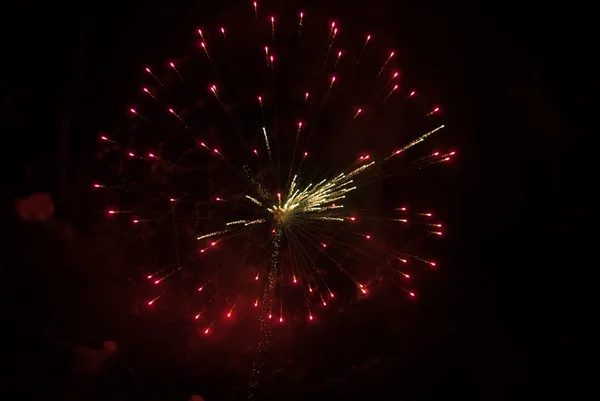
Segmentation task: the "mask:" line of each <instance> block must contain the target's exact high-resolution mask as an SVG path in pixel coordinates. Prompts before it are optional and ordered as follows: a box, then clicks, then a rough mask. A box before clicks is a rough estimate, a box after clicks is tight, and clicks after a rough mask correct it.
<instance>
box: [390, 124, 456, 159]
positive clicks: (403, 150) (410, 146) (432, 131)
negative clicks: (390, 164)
mask: <svg viewBox="0 0 600 401" xmlns="http://www.w3.org/2000/svg"><path fill="white" fill-rule="evenodd" d="M442 128H444V126H443V125H440V126H439V127H437V128H435V129H433V130H431V131H429V132H426V133H425V134H423V135H421V136H420V137H418V138H417V139H415V140H414V141H412V142H410V143H409V144H408V145H404V146H403V147H402V148H400V149H398V150H396V151H395V152H394V153H392V154H391V155H389V156H388V157H387V158H386V159H385V160H387V159H389V158H390V157H393V156H395V155H398V154H400V153H402V152H405V151H406V150H408V149H410V148H412V147H413V146H415V145H417V144H419V143H421V142H423V141H424V140H425V139H426V138H427V137H428V136H429V135H431V134H433V133H435V132H437V131H439V130H441V129H442Z"/></svg>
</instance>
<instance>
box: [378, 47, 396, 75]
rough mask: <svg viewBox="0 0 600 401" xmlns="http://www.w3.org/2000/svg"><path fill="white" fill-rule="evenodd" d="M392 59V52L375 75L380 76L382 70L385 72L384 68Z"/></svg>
mask: <svg viewBox="0 0 600 401" xmlns="http://www.w3.org/2000/svg"><path fill="white" fill-rule="evenodd" d="M392 57H394V52H391V53H390V55H389V57H388V58H387V60H385V63H383V65H382V66H381V69H380V70H379V72H378V73H377V76H380V75H381V73H382V72H383V70H385V67H387V65H388V63H389V62H390V60H391V59H392Z"/></svg>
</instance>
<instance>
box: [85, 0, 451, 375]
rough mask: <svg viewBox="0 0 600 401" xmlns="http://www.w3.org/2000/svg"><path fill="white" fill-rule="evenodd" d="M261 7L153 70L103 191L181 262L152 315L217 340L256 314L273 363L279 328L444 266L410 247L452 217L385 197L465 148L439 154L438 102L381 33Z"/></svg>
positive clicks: (119, 133) (109, 139)
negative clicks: (406, 74) (407, 78)
mask: <svg viewBox="0 0 600 401" xmlns="http://www.w3.org/2000/svg"><path fill="white" fill-rule="evenodd" d="M247 11H248V12H247V15H246V17H247V18H246V20H245V21H240V20H235V21H232V22H231V23H230V24H229V27H228V25H227V24H223V25H219V26H218V27H217V28H216V29H212V28H211V29H205V28H199V29H197V30H196V31H195V32H191V33H190V42H191V43H192V45H191V46H190V50H189V51H188V52H187V53H185V55H184V56H181V57H178V58H176V59H173V60H167V61H165V63H164V65H160V66H159V65H156V66H144V67H143V68H141V71H140V72H141V74H140V75H141V80H142V83H141V88H140V92H139V96H138V97H137V98H136V99H135V102H136V104H135V105H132V106H131V107H130V108H129V109H128V114H129V117H130V120H128V121H127V124H125V125H124V127H121V128H119V129H116V130H114V131H112V132H106V133H103V134H102V135H101V137H100V140H101V142H102V143H104V144H106V151H105V155H107V156H106V159H107V160H108V161H109V162H108V163H107V165H108V166H109V167H110V169H109V170H110V171H111V172H112V173H111V174H106V177H105V180H103V181H102V182H97V183H93V188H94V189H95V190H98V191H106V194H105V195H106V196H107V199H109V202H110V203H111V207H110V209H109V210H108V211H107V214H108V216H109V217H110V218H111V219H114V220H117V221H120V222H122V223H126V224H129V225H131V229H132V230H138V232H143V233H144V237H146V238H147V237H151V238H154V240H155V242H154V244H157V245H156V246H155V247H154V248H155V249H156V251H157V252H162V254H164V255H167V254H170V256H166V257H163V259H164V262H163V263H162V265H160V266H154V267H153V268H152V270H151V271H150V270H149V271H148V272H147V273H146V274H145V277H146V279H147V281H148V286H147V287H148V290H147V293H148V294H149V295H148V297H147V298H146V300H145V303H146V304H147V307H148V308H150V309H154V308H156V307H157V306H158V305H160V304H161V303H162V302H165V304H168V305H169V309H173V308H177V309H178V310H179V311H180V313H182V314H187V315H188V316H189V317H190V320H191V321H194V322H196V323H197V324H198V325H200V327H201V332H202V333H203V334H204V335H206V336H209V335H211V336H214V334H215V333H216V332H218V331H219V329H220V327H223V326H224V325H227V324H233V323H230V322H231V321H233V320H236V317H237V316H254V317H255V319H256V321H257V322H258V323H257V325H258V326H259V328H260V333H261V335H260V340H259V344H258V351H259V353H260V352H264V351H265V350H266V348H267V345H268V342H269V339H270V336H271V330H272V329H273V328H274V327H276V326H281V325H285V324H286V323H287V322H288V321H292V320H296V321H297V320H303V321H305V322H306V324H318V320H319V316H320V315H322V314H321V313H320V312H321V311H322V310H324V309H326V308H327V307H328V305H329V304H330V303H334V302H341V301H340V299H346V300H348V299H352V298H361V297H365V296H367V295H368V294H369V292H370V291H371V288H370V287H371V284H372V283H374V282H375V279H376V278H377V279H380V280H386V281H387V282H389V283H391V284H393V285H394V286H396V287H397V288H398V289H399V290H400V291H402V292H404V293H405V294H406V296H407V298H408V299H411V298H414V297H416V290H415V289H414V288H413V287H412V286H411V284H410V283H411V277H412V276H413V275H414V274H418V273H419V272H421V271H423V270H424V269H426V268H427V267H435V266H436V262H434V261H432V260H430V259H429V258H428V257H427V256H426V255H423V254H420V253H417V252H414V251H413V250H412V249H411V244H413V243H414V242H415V241H420V242H422V241H421V240H423V239H429V238H437V237H439V236H442V223H440V222H439V221H438V220H436V218H435V216H434V214H433V213H432V212H431V211H428V210H422V209H421V208H420V207H419V205H410V206H409V205H406V204H404V203H402V202H403V200H404V199H403V198H402V197H401V193H400V192H399V191H396V190H394V191H388V192H390V193H389V194H385V195H384V191H383V190H382V189H381V188H382V186H383V185H385V183H386V182H390V181H393V182H394V183H396V182H399V181H398V179H399V177H401V175H402V174H408V173H414V174H419V172H418V170H421V169H423V168H425V167H431V166H434V165H437V164H441V163H445V162H448V161H450V160H452V158H453V157H454V155H455V152H454V151H453V150H452V149H449V148H447V149H445V150H440V149H438V148H434V147H433V146H432V145H429V146H428V143H429V141H428V140H429V138H430V137H431V136H434V137H435V136H439V135H440V134H441V133H442V132H443V129H444V125H443V122H442V121H441V114H442V113H441V108H440V107H439V106H437V105H432V104H426V103H425V101H424V100H423V99H422V97H420V96H417V91H416V90H415V89H413V88H412V87H410V85H408V83H406V82H404V81H403V80H401V78H402V74H401V72H400V70H399V69H398V64H399V61H398V58H399V55H397V54H396V52H395V51H394V50H391V49H387V48H384V47H383V46H382V45H379V44H377V40H376V35H375V34H374V33H368V32H367V33H361V34H360V35H358V36H357V35H356V34H355V33H348V34H345V33H344V32H343V29H342V27H343V24H342V23H341V22H340V21H329V22H327V21H325V20H321V21H318V20H315V21H310V17H309V13H307V12H304V11H303V12H298V15H297V18H296V19H295V20H294V21H291V20H284V19H281V20H280V19H279V18H278V17H277V16H273V15H265V14H263V10H261V9H260V8H259V7H258V6H257V3H253V4H251V6H250V7H249V8H248V10H247ZM242 19H243V17H242ZM410 189H411V188H407V189H406V190H410ZM417 189H418V188H417ZM391 195H394V196H391ZM396 195H400V197H397V196H396ZM172 294H175V295H172ZM181 299H184V301H181ZM299 318H300V319H299ZM259 372H260V363H257V364H255V366H254V369H253V382H255V381H256V377H257V375H258V373H259Z"/></svg>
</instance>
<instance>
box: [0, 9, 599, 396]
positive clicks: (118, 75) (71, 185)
mask: <svg viewBox="0 0 600 401" xmlns="http://www.w3.org/2000/svg"><path fill="white" fill-rule="evenodd" d="M450 3H451V2H427V3H423V2H398V3H395V2H384V1H374V2H353V3H352V4H351V5H350V4H348V3H343V2H328V3H326V4H320V5H315V4H310V5H309V6H310V7H316V8H318V9H319V10H320V11H321V10H323V11H322V12H323V13H325V14H331V15H332V16H336V17H339V18H340V19H346V20H348V19H350V20H351V19H354V18H356V19H369V18H374V19H377V20H383V21H384V24H383V26H384V27H385V29H387V30H389V31H391V32H393V35H394V37H396V38H398V40H401V41H402V44H401V46H402V48H403V49H404V51H405V52H406V53H407V57H406V59H407V60H410V62H409V65H407V66H406V68H407V69H409V70H410V71H412V73H413V76H414V77H415V80H416V82H417V83H418V85H416V86H417V87H426V88H434V89H435V91H437V93H438V94H439V100H440V103H441V104H443V105H444V112H445V114H446V116H447V121H448V124H452V125H453V126H454V127H458V128H456V129H455V132H457V133H458V134H457V135H456V142H457V143H456V147H457V149H459V152H460V158H459V162H457V168H458V169H459V173H458V174H456V176H457V177H458V178H457V179H456V193H455V194H451V195H450V196H449V198H448V203H449V204H448V205H447V208H446V210H448V213H450V211H452V213H453V217H452V218H451V219H450V220H451V223H452V225H453V226H454V227H456V229H455V230H454V233H453V234H452V235H449V237H448V238H447V240H446V241H445V243H444V245H443V246H444V250H443V255H442V259H443V260H444V266H446V268H445V269H444V270H443V271H441V272H440V276H439V279H438V281H437V282H435V283H434V284H432V285H433V288H434V289H435V290H436V291H437V292H436V293H435V296H433V295H432V296H429V297H424V299H421V300H419V302H418V303H416V304H415V306H414V309H410V310H407V309H406V308H405V307H402V308H400V309H399V310H396V311H395V312H393V313H392V312H390V313H386V314H382V315H381V316H376V317H371V316H370V313H369V311H360V310H359V311H357V312H356V313H355V314H353V316H354V318H353V319H352V323H346V325H344V324H338V325H336V326H335V327H331V330H323V331H324V333H321V334H314V333H312V334H311V333H308V334H307V336H308V337H307V336H305V338H308V339H305V340H304V341H307V342H308V344H307V345H306V349H313V350H314V352H311V353H308V355H310V357H309V358H308V359H310V360H311V361H312V362H305V364H304V365H302V366H304V368H305V371H301V370H300V371H298V372H296V373H295V374H294V373H293V369H291V368H290V369H289V371H290V372H291V373H289V372H288V374H287V376H284V377H285V379H279V380H272V382H270V381H269V380H267V381H266V382H265V384H264V385H263V387H266V390H263V391H265V392H269V393H272V394H270V395H269V396H268V397H271V396H274V395H279V396H284V397H286V398H287V399H303V398H308V397H313V398H318V399H321V398H322V399H324V398H325V397H328V398H331V397H337V398H350V399H358V398H365V399H390V398H392V399H400V398H403V399H459V398H460V399H489V400H494V399H542V398H546V397H550V398H554V399H576V398H578V397H577V395H576V394H577V393H578V392H579V391H581V392H583V391H585V386H583V385H582V384H584V383H585V381H584V379H583V378H582V376H576V374H575V371H574V369H573V366H575V365H577V364H579V363H581V362H583V359H581V362H579V360H577V361H576V359H575V356H574V354H572V353H571V351H570V350H571V348H570V347H567V346H568V345H569V344H572V343H573V342H574V341H580V340H581V337H582V334H581V333H580V332H579V331H578V329H577V326H576V325H575V316H576V314H573V313H571V312H570V306H571V305H572V299H571V295H572V286H571V285H570V283H571V281H570V279H569V278H568V277H565V271H569V270H571V269H572V268H573V266H574V265H575V263H576V260H577V259H576V258H575V259H574V258H571V257H570V258H567V251H566V250H567V249H568V246H569V244H570V242H572V241H574V240H572V239H571V235H572V234H571V233H572V232H573V231H574V230H573V228H574V226H575V225H574V223H571V222H572V221H574V220H575V218H573V211H574V209H572V207H575V205H579V206H578V207H581V203H580V202H579V201H578V200H577V199H575V200H569V199H573V198H574V196H570V197H569V199H567V197H566V196H565V195H564V194H565V193H570V194H574V192H569V191H566V190H565V189H566V188H567V186H568V185H567V182H570V183H571V185H572V187H571V188H575V186H576V183H577V180H576V179H572V180H569V181H567V177H570V176H568V175H567V168H566V167H565V166H567V165H569V163H568V161H570V160H571V156H572V147H571V143H572V141H573V132H574V131H575V126H576V122H578V121H579V119H580V117H581V114H582V112H581V111H580V109H579V108H578V107H577V106H575V104H576V102H575V98H577V97H578V93H579V92H578V91H579V90H581V89H580V88H581V86H580V81H582V79H581V78H579V74H580V72H581V70H580V67H579V66H580V65H582V64H584V63H583V59H585V57H586V56H585V54H586V51H589V50H588V48H587V47H586V46H585V44H586V43H585V40H586V39H585V38H586V37H588V36H589V34H588V33H587V32H586V29H587V25H586V24H584V23H583V18H582V17H581V15H578V14H576V13H572V12H571V11H570V10H567V9H564V8H561V9H557V8H553V7H554V6H551V5H549V4H544V5H543V6H541V7H533V6H522V5H521V4H511V3H506V2H501V3H486V4H478V3H477V2H471V1H461V2H452V3H453V4H450ZM304 4H306V3H304ZM241 6H244V7H246V6H247V5H246V4H245V3H242V4H241V5H239V3H238V2H211V3H208V4H199V3H198V4H188V3H187V2H186V3H185V4H177V5H175V4H169V3H164V2H162V3H159V2H143V3H142V2H140V3H129V4H120V3H91V4H89V3H88V4H83V3H80V4H72V5H67V4H62V5H61V4H56V3H55V4H52V5H41V4H35V3H29V4H25V5H21V6H20V7H19V8H18V9H17V10H16V11H12V12H8V11H7V12H6V14H5V18H7V19H8V21H7V23H6V24H5V28H6V27H8V28H9V29H8V30H7V32H6V34H5V35H3V36H4V38H3V40H4V41H6V43H7V44H6V46H5V49H6V53H5V54H4V57H3V58H4V60H5V67H8V70H7V72H5V73H3V84H2V86H3V87H4V88H5V90H3V117H2V124H3V125H5V126H6V128H4V129H3V135H4V141H5V142H4V143H5V148H4V157H3V159H4V160H5V161H7V165H6V167H5V169H4V171H5V192H6V193H7V195H8V197H9V198H10V200H9V202H7V203H6V207H5V208H4V209H5V210H4V211H3V213H4V214H5V216H6V217H5V218H6V221H7V232H8V234H7V236H8V237H9V238H7V241H6V244H7V246H8V248H7V250H8V249H10V251H8V252H6V253H5V254H6V255H7V257H6V258H5V259H4V262H3V266H2V270H3V277H4V278H3V283H4V289H3V291H2V293H3V296H4V297H6V301H5V302H3V305H4V308H3V310H4V311H5V314H6V316H7V322H6V323H5V327H7V328H8V329H9V330H10V331H13V330H14V332H15V335H16V336H15V337H12V336H11V341H10V343H8V344H7V348H9V350H8V354H9V355H11V356H13V355H14V359H13V358H7V363H6V365H7V366H6V369H7V370H6V371H7V372H8V373H9V374H8V375H6V376H5V377H6V379H7V380H8V382H9V384H11V386H9V387H6V388H8V389H13V388H14V390H15V391H18V392H19V393H24V394H27V395H28V396H30V397H46V398H47V397H49V396H51V395H52V396H53V397H60V396H59V394H62V396H64V397H67V396H66V395H65V394H72V391H70V389H69V387H70V386H74V385H73V384H72V383H73V382H72V381H70V380H71V379H70V373H69V372H70V367H69V364H68V361H67V359H68V358H66V357H64V355H63V352H62V351H60V350H56V349H55V347H54V346H52V345H51V344H53V343H54V342H55V340H56V339H59V340H60V341H66V342H70V343H75V344H80V345H87V346H92V347H96V348H98V347H100V346H101V343H102V341H103V340H105V339H114V340H115V341H117V342H118V343H119V344H126V345H127V344H128V345H129V348H130V349H136V350H137V351H136V352H134V351H130V354H131V355H132V356H130V359H129V360H128V361H127V362H126V363H128V364H130V365H131V364H134V365H135V366H137V371H136V372H137V373H136V375H131V374H129V373H123V374H120V375H118V374H117V375H113V376H114V377H113V376H111V375H108V377H107V378H105V379H104V380H105V385H104V386H103V387H102V388H104V389H105V390H103V391H104V392H102V391H100V392H97V393H96V394H94V396H98V397H99V396H103V397H108V399H157V400H158V399H187V398H188V397H189V395H190V394H193V393H198V394H201V395H203V396H204V397H205V398H206V399H207V400H211V399H215V400H217V399H236V397H242V396H243V394H244V393H243V392H242V391H241V390H240V389H239V388H236V387H235V385H239V384H240V383H241V384H243V380H242V381H241V382H240V383H236V380H238V381H239V380H240V379H239V374H241V375H244V374H245V373H243V372H236V368H235V367H232V366H231V365H235V364H234V363H231V364H229V363H223V362H219V361H222V359H223V358H224V357H223V353H222V352H224V351H223V349H220V350H219V349H216V350H215V349H213V350H210V349H208V348H207V349H204V351H203V352H204V353H202V350H200V351H197V352H199V354H194V358H191V359H192V360H191V361H189V360H187V359H186V357H189V355H186V351H185V350H184V349H182V348H181V347H178V346H173V345H169V344H170V342H171V341H173V337H174V336H175V334H173V333H174V332H177V333H178V334H177V335H178V336H181V338H179V340H181V342H184V341H185V340H186V336H193V335H195V334H194V333H188V334H185V333H181V332H180V331H177V330H175V329H172V330H171V328H172V327H175V326H176V324H177V323H176V322H160V329H159V330H157V329H156V327H157V322H154V321H152V320H147V319H146V320H143V319H141V320H139V321H137V322H136V324H135V325H133V324H132V323H131V319H130V318H129V317H127V316H119V314H118V310H119V302H121V301H122V300H123V299H125V298H126V297H127V295H124V294H125V293H126V292H127V291H125V290H126V289H127V285H126V283H121V281H120V280H122V278H120V275H119V272H120V271H119V269H117V268H114V269H113V268H106V265H111V266H114V265H115V264H118V263H116V262H114V261H115V260H119V252H124V251H123V250H122V249H119V247H118V245H114V248H113V249H114V252H113V254H112V255H106V252H103V251H102V249H105V248H102V245H98V242H99V238H102V237H103V236H107V235H110V236H112V238H113V239H115V242H116V243H117V244H118V238H119V237H118V236H119V235H123V234H120V233H118V232H114V231H111V228H110V227H108V226H107V225H103V224H101V223H97V220H98V215H97V214H94V212H93V211H91V210H90V208H89V207H88V206H89V202H90V201H89V195H88V192H89V191H88V189H89V182H90V180H91V179H93V177H89V169H90V167H89V166H90V164H91V163H92V161H90V154H92V153H93V149H94V146H97V144H96V138H97V133H98V132H99V131H100V130H102V129H105V128H106V126H107V125H110V124H111V123H112V122H114V121H116V120H118V118H120V117H119V116H118V113H117V112H115V110H120V109H122V108H123V105H125V104H127V96H128V93H127V89H126V85H123V83H125V82H127V80H128V79H130V77H132V76H135V75H136V74H138V70H139V66H140V65H141V64H142V63H148V62H152V61H154V60H152V59H151V58H152V56H151V55H152V54H154V53H155V52H154V51H153V50H154V48H158V49H165V48H168V46H169V43H170V41H173V40H176V39H177V37H178V36H185V35H187V34H188V32H180V28H179V27H180V26H181V25H194V15H199V14H202V18H203V19H204V20H210V19H211V15H218V14H220V13H222V12H223V11H224V10H225V9H227V8H228V7H241ZM261 7H264V8H267V7H268V6H267V5H263V4H261ZM290 7H291V8H294V7H293V5H290ZM297 8H301V6H299V7H297ZM181 21H183V22H181ZM162 51H164V50H162ZM64 143H68V146H67V147H66V148H63V147H62V144H64ZM61 149H66V153H62V152H61ZM33 192H49V193H51V194H52V195H53V197H54V201H55V204H56V208H57V217H56V221H55V222H54V223H53V224H52V225H50V226H45V227H29V226H27V227H25V226H23V225H22V224H21V223H18V222H17V221H16V217H15V216H14V213H13V212H11V210H13V209H12V198H15V197H22V196H26V195H29V194H31V193H33ZM575 198H576V197H575ZM565 210H566V211H569V212H567V213H565V212H564V211H565ZM565 215H566V216H567V217H565V218H563V217H564V216H565ZM65 238H66V239H65ZM104 246H105V245H104ZM99 255H102V257H99ZM103 258H104V259H103ZM103 263H104V264H103ZM119 263H124V262H122V261H121V262H119ZM70 265H73V266H72V267H69V266H70ZM81 265H89V269H81V268H80V267H77V268H76V267H75V266H81ZM567 276H568V274H567ZM83 283H86V284H85V285H84V284H83ZM90 283H92V284H90ZM106 288H111V291H110V292H109V293H107V290H106ZM119 288H121V290H119ZM94 291H97V292H98V293H97V294H96V293H95V292H94ZM432 293H433V291H432ZM90 294H95V295H90ZM94 300H95V301H94ZM373 302H374V303H375V304H377V302H381V305H380V306H381V307H382V308H387V310H390V311H394V308H393V307H392V308H390V307H389V304H388V303H386V302H385V298H383V299H375V300H374V301H373ZM74 304H78V305H77V306H74ZM82 305H84V306H82ZM65 311H67V312H65ZM83 316H86V317H85V318H84V317H83ZM399 322H400V323H399ZM144 325H146V326H144ZM170 325H172V326H170ZM348 325H351V326H348ZM352 325H353V326H352ZM148 330H152V331H155V332H156V334H153V335H152V336H150V335H147V334H145V333H147V331H148ZM336 330H339V331H336ZM348 332H352V333H354V334H353V335H352V336H348V335H347V333H348ZM143 334H144V335H143ZM138 335H139V336H140V338H142V337H143V338H144V340H143V341H142V340H140V341H139V342H138V343H137V344H136V341H135V338H136V336H138ZM340 336H344V337H345V340H344V341H343V342H341V341H339V338H340ZM173 342H176V341H173ZM215 348H217V347H215ZM157 349H158V351H157ZM299 349H303V348H302V347H300V346H299ZM150 350H151V351H150ZM359 350H360V352H363V351H364V352H365V353H366V354H367V355H368V356H367V357H364V358H362V359H361V358H358V359H357V360H352V358H347V355H348V353H354V354H356V353H358V352H359ZM365 350H366V351H365ZM219 352H221V353H219ZM286 352H292V351H286ZM296 352H298V351H296ZM188 359H189V358H188ZM290 359H295V357H290ZM373 360H376V361H378V362H377V363H376V364H375V365H377V366H376V367H375V368H368V367H367V368H363V370H361V368H360V366H357V365H368V364H369V361H371V362H372V361H373ZM132 361H135V362H132ZM199 361H200V362H199ZM357 361H358V362H357ZM197 365H201V366H200V367H198V366H197ZM353 365H354V367H353ZM323 366H325V367H323ZM320 369H322V371H321V370H320ZM307 372H310V373H307ZM133 376H135V377H133ZM576 377H578V379H579V380H580V381H581V382H580V383H577V385H576V380H575V378H576ZM332 378H334V379H336V380H337V379H339V382H338V383H332V382H331V380H330V379H332ZM328 380H329V382H328ZM278 382H279V383H278ZM106 383H108V384H106ZM234 383H235V385H234ZM65 389H67V390H65ZM290 393H292V394H290ZM590 394H591V393H590ZM384 395H387V397H384ZM268 397H267V398H268Z"/></svg>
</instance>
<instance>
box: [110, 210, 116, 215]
mask: <svg viewBox="0 0 600 401" xmlns="http://www.w3.org/2000/svg"><path fill="white" fill-rule="evenodd" d="M115 213H117V212H115V211H114V210H109V211H108V214H115Z"/></svg>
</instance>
